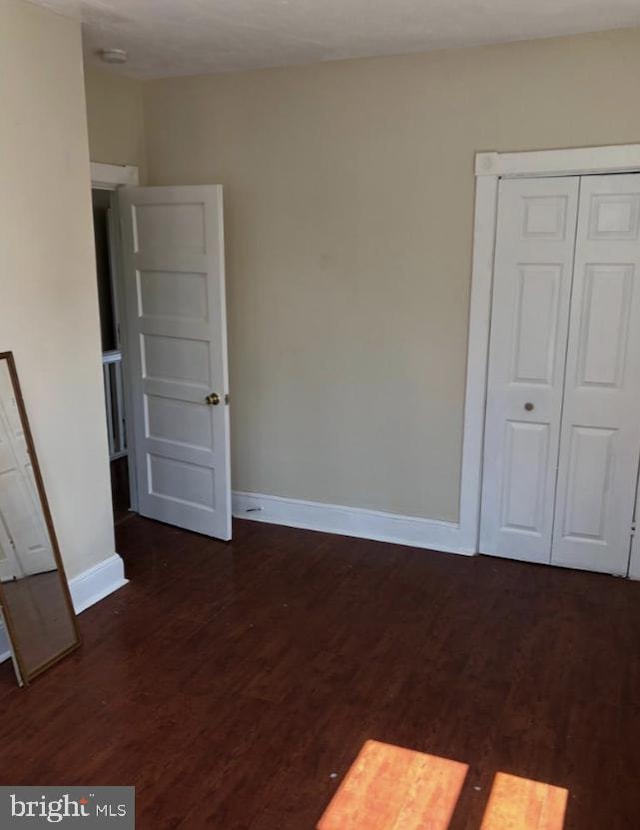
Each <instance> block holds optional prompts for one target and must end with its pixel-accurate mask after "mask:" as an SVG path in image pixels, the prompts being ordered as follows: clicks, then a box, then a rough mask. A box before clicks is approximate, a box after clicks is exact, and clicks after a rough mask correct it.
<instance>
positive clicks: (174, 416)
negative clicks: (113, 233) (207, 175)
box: [119, 185, 231, 539]
mask: <svg viewBox="0 0 640 830" xmlns="http://www.w3.org/2000/svg"><path fill="white" fill-rule="evenodd" d="M119 200H120V217H121V224H122V246H123V260H124V274H123V280H124V293H125V306H126V359H127V361H128V375H129V383H130V386H131V404H132V410H133V411H132V413H131V417H130V432H131V431H132V432H133V439H134V441H133V444H134V452H135V466H136V471H137V472H136V476H137V484H138V511H139V512H140V513H141V514H142V515H143V516H148V517H149V518H151V519H157V520H158V521H161V522H167V523H168V524H172V525H177V526H178V527H183V528H186V529H187V530H194V531H197V532H198V533H204V534H207V535H208V536H215V537H217V538H218V539H230V538H231V476H230V460H229V407H228V403H229V396H228V371H227V330H226V328H227V327H226V308H225V278H224V238H223V225H222V187H221V186H219V185H203V186H188V187H182V186H180V187H127V188H122V189H121V190H120V191H119Z"/></svg>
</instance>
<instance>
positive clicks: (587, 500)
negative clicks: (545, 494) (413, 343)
mask: <svg viewBox="0 0 640 830" xmlns="http://www.w3.org/2000/svg"><path fill="white" fill-rule="evenodd" d="M639 404H640V174H631V175H624V176H587V177H584V178H583V179H582V182H581V190H580V206H579V219H578V230H577V238H576V255H575V268H574V279H573V298H572V304H571V318H570V328H569V346H568V351H567V365H566V380H565V396H564V407H563V417H562V429H561V438H560V457H559V469H558V494H557V505H556V521H555V525H554V533H553V550H552V561H553V563H554V564H557V565H566V566H570V567H575V568H585V569H588V570H594V571H604V572H607V573H615V574H626V573H627V566H628V558H629V549H630V543H631V523H632V519H633V509H634V501H635V490H636V479H637V473H638V459H639V456H640V405H639Z"/></svg>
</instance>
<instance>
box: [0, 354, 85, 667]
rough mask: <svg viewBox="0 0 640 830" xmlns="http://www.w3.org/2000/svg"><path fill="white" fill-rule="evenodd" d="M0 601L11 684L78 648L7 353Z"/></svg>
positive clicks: (1, 431)
mask: <svg viewBox="0 0 640 830" xmlns="http://www.w3.org/2000/svg"><path fill="white" fill-rule="evenodd" d="M0 604H1V605H2V614H3V617H4V622H5V626H6V629H7V634H8V637H9V643H10V647H11V651H12V656H13V660H14V665H15V668H16V673H17V674H18V681H19V682H21V683H28V682H29V681H30V680H31V679H32V678H34V677H35V676H36V675H37V674H40V672H41V671H44V669H46V668H48V667H49V666H50V665H52V663H55V662H56V661H57V660H59V659H60V658H61V657H63V656H64V655H65V654H68V653H69V652H70V651H73V650H74V649H75V648H77V647H78V646H79V645H80V634H79V630H78V625H77V620H76V617H75V614H74V612H73V606H72V604H71V597H70V594H69V587H68V585H67V580H66V577H65V573H64V568H63V565H62V560H61V558H60V551H59V549H58V543H57V540H56V535H55V531H54V528H53V522H52V520H51V513H50V512H49V505H48V503H47V497H46V493H45V490H44V485H43V482H42V476H41V474H40V468H39V466H38V459H37V457H36V452H35V448H34V444H33V438H32V436H31V430H30V428H29V422H28V420H27V413H26V410H25V406H24V401H23V399H22V394H21V392H20V384H19V382H18V374H17V372H16V365H15V361H14V359H13V355H12V353H11V352H1V353H0Z"/></svg>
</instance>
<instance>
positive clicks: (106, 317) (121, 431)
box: [91, 188, 133, 525]
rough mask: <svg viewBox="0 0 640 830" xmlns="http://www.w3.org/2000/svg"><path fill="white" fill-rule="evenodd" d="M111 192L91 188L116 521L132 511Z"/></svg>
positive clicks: (116, 238)
mask: <svg viewBox="0 0 640 830" xmlns="http://www.w3.org/2000/svg"><path fill="white" fill-rule="evenodd" d="M114 196H115V191H114V190H102V189H98V188H94V189H92V191H91V202H92V209H93V230H94V238H95V249H96V274H97V281H98V306H99V311H100V336H101V341H102V374H103V382H104V394H105V409H106V412H105V416H106V422H107V437H108V442H109V466H110V470H111V494H112V502H113V519H114V523H115V524H116V525H118V524H120V523H121V522H123V521H126V520H127V519H128V518H129V517H130V516H132V515H133V513H132V509H131V490H130V485H129V477H130V472H131V471H130V459H129V444H128V441H127V412H126V404H125V393H124V377H123V370H122V341H121V328H120V319H119V305H118V285H117V280H116V273H117V262H118V260H117V257H118V255H119V234H118V222H117V202H116V200H115V198H114Z"/></svg>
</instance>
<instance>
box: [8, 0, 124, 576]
mask: <svg viewBox="0 0 640 830" xmlns="http://www.w3.org/2000/svg"><path fill="white" fill-rule="evenodd" d="M0 100H1V101H2V116H1V118H2V126H1V128H0V183H1V184H0V351H3V350H13V352H14V354H15V358H16V363H17V366H18V372H19V375H20V380H21V383H22V387H23V392H24V397H25V402H26V406H27V410H28V413H29V418H30V422H31V426H32V429H33V433H34V439H35V444H36V448H37V451H38V455H39V458H40V464H41V467H42V473H43V476H44V480H45V485H46V488H47V492H48V495H49V499H50V503H51V509H52V513H53V518H54V522H55V526H56V529H57V532H58V536H59V541H60V547H61V549H62V553H63V557H64V560H65V564H66V566H67V571H68V574H69V575H70V576H73V575H75V574H77V573H79V572H80V571H82V570H84V569H86V568H88V567H90V566H92V565H94V564H96V563H97V562H99V561H100V560H102V559H105V558H106V557H108V556H110V555H112V554H113V553H114V540H113V520H112V515H111V494H110V489H109V466H108V449H107V438H106V426H105V415H104V398H103V391H102V383H101V365H100V342H99V327H98V303H97V289H96V276H95V262H94V252H93V237H92V228H91V204H90V198H89V192H90V191H89V188H90V185H89V156H88V150H87V127H86V119H85V101H84V88H83V78H82V53H81V44H80V27H79V25H78V24H76V23H72V22H69V21H67V20H65V19H63V18H62V17H59V16H57V15H54V14H51V13H50V12H48V11H45V10H43V9H41V8H39V7H37V6H34V5H31V4H30V3H23V2H20V0H2V3H1V4H0Z"/></svg>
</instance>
